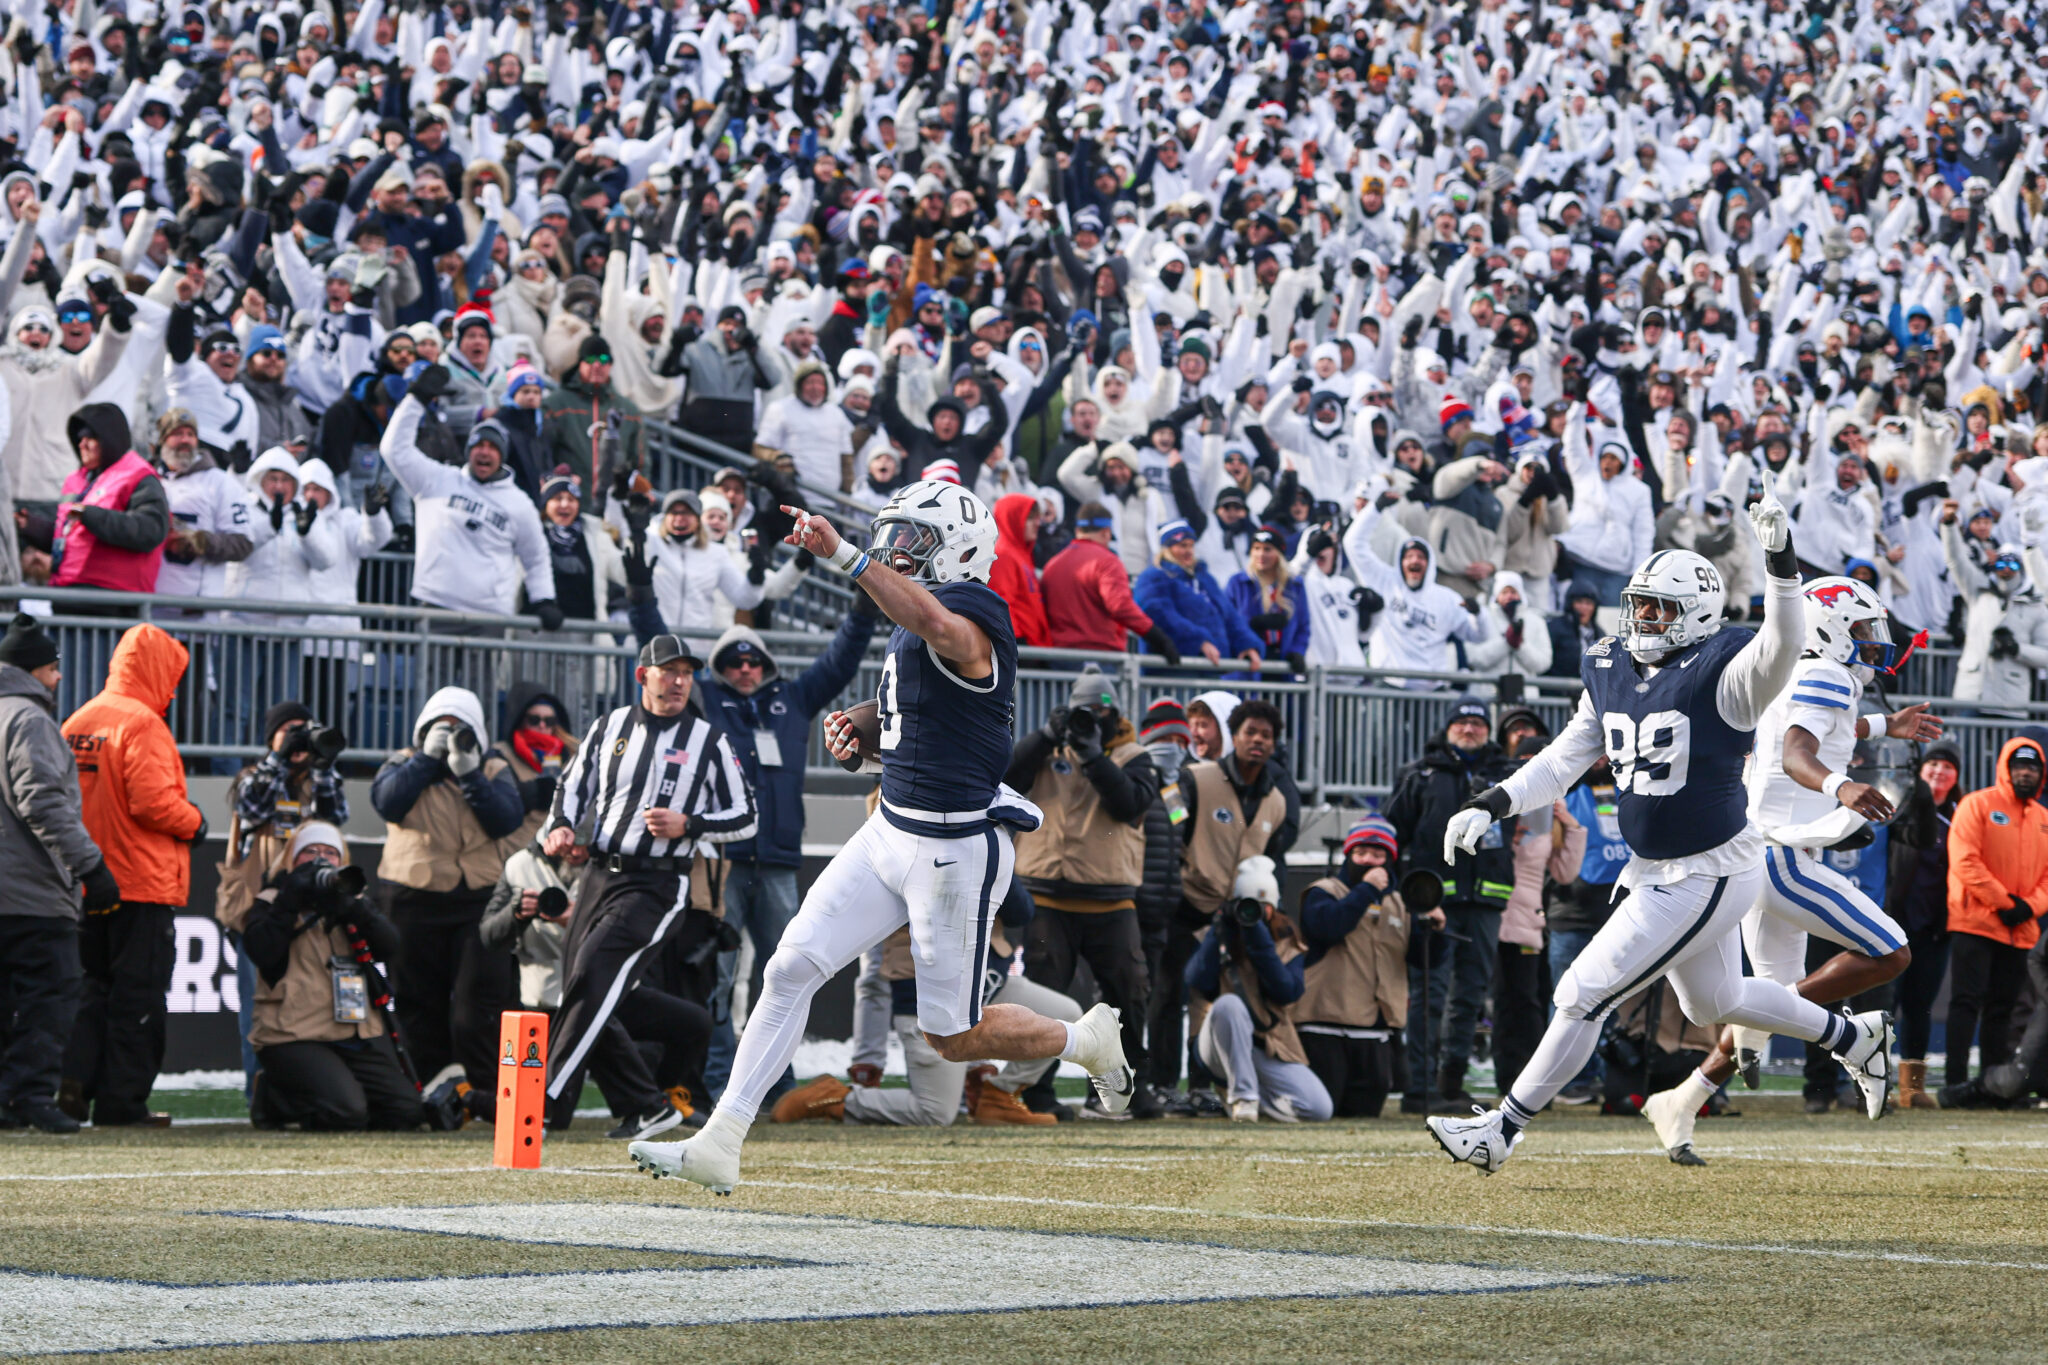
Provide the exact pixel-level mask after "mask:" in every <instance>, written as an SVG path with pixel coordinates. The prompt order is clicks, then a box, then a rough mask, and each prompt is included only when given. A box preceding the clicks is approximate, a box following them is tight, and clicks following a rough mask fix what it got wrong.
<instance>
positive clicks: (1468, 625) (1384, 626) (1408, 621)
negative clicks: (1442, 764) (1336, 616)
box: [1344, 503, 1488, 691]
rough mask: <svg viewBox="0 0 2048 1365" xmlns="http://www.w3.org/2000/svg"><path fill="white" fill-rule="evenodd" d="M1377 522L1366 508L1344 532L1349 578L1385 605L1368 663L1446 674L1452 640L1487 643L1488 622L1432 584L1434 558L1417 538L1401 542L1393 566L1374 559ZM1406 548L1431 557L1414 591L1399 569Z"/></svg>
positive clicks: (1421, 682)
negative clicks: (1376, 594)
mask: <svg viewBox="0 0 2048 1365" xmlns="http://www.w3.org/2000/svg"><path fill="white" fill-rule="evenodd" d="M1379 519H1380V513H1379V508H1378V507H1376V506H1374V505H1373V504H1371V503H1367V504H1366V506H1365V508H1364V510H1363V511H1361V512H1359V514H1358V515H1357V516H1356V517H1354V518H1353V519H1352V522H1351V526H1350V529H1348V530H1346V531H1345V532H1344V554H1345V557H1346V558H1348V559H1349V560H1350V561H1351V572H1352V573H1353V575H1355V576H1356V577H1357V579H1358V581H1359V582H1360V583H1362V584H1364V585H1365V586H1366V587H1368V588H1371V589H1372V590H1373V591H1374V592H1376V593H1378V594H1379V595H1380V596H1381V598H1383V599H1384V600H1385V602H1386V606H1385V608H1384V609H1383V610H1382V611H1381V612H1380V614H1379V616H1378V618H1377V619H1376V620H1375V621H1374V622H1373V627H1372V648H1371V650H1370V652H1369V654H1368V656H1367V657H1368V659H1369V661H1370V663H1371V665H1372V667H1374V668H1387V669H1397V670H1414V671H1418V672H1431V673H1441V672H1444V671H1446V670H1447V669H1448V668H1449V667H1450V663H1451V661H1450V659H1449V658H1448V657H1447V651H1446V648H1445V647H1446V646H1447V645H1448V644H1449V643H1450V642H1451V640H1452V639H1454V638H1455V639H1459V640H1465V641H1468V642H1475V643H1476V642H1478V641H1481V640H1485V639H1486V638H1487V637H1488V630H1487V625H1486V618H1485V617H1484V616H1475V615H1473V614H1472V613H1471V612H1469V611H1467V610H1465V599H1464V598H1463V597H1461V596H1459V595H1458V593H1457V592H1456V590H1454V589H1451V588H1446V587H1444V586H1443V585H1442V584H1440V583H1438V582H1437V581H1436V552H1435V551H1434V550H1432V549H1430V546H1429V542H1428V541H1426V540H1424V539H1422V538H1421V537H1420V536H1409V537H1406V538H1405V539H1403V540H1402V541H1401V543H1400V545H1399V546H1398V547H1397V548H1396V549H1395V551H1394V562H1393V563H1392V564H1389V563H1388V562H1387V561H1386V560H1384V559H1381V558H1379V557H1378V556H1377V555H1375V554H1373V552H1372V548H1371V542H1372V528H1373V527H1374V525H1376V524H1377V523H1378V521H1379ZM1410 546H1415V547H1417V548H1419V549H1421V551H1422V552H1423V553H1424V554H1425V555H1427V556H1428V557H1429V565H1428V567H1427V568H1426V569H1424V570H1423V574H1422V582H1421V584H1420V586H1417V587H1410V586H1409V585H1408V580H1407V578H1406V576H1404V575H1403V574H1402V572H1401V569H1400V561H1401V556H1402V555H1404V554H1406V553H1407V551H1408V548H1409V547H1410ZM1400 685H1401V686H1403V687H1409V688H1414V689H1416V690H1418V691H1428V690H1430V689H1432V688H1437V687H1441V686H1442V685H1443V684H1441V683H1435V682H1430V681H1427V680H1425V679H1419V678H1418V679H1412V680H1408V681H1405V682H1403V683H1401V684H1400Z"/></svg>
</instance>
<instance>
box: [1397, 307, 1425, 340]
mask: <svg viewBox="0 0 2048 1365" xmlns="http://www.w3.org/2000/svg"><path fill="white" fill-rule="evenodd" d="M1421 335H1422V317H1421V315H1420V314H1417V315H1416V316H1415V317H1412V318H1410V319H1408V321H1407V322H1406V323H1405V324H1403V325H1402V328H1401V344H1402V345H1403V346H1413V345H1414V344H1415V338H1417V337H1419V336H1421Z"/></svg>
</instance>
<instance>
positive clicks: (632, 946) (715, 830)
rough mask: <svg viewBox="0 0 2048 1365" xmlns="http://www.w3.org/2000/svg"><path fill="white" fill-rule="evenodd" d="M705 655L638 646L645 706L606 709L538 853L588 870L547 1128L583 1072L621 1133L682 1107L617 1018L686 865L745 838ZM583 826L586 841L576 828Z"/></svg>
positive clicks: (669, 1122)
mask: <svg viewBox="0 0 2048 1365" xmlns="http://www.w3.org/2000/svg"><path fill="white" fill-rule="evenodd" d="M701 667H703V660H701V659H699V658H697V657H696V655H695V654H693V653H692V652H691V649H690V646H689V645H687V644H685V643H684V642H683V641H682V640H680V639H678V638H677V637H676V636H674V635H657V636H655V637H654V638H653V639H652V640H649V641H648V642H647V644H646V646H645V647H644V648H642V649H641V651H640V663H639V667H638V668H637V669H636V670H635V671H634V675H633V676H634V680H635V681H637V682H638V683H639V684H640V703H639V705H637V706H622V707H620V708H619V709H618V710H616V711H613V712H611V713H610V714H609V715H605V716H601V717H599V718H598V720H597V723H596V724H594V725H592V726H591V727H590V731H589V733H588V734H586V735H584V737H583V747H582V748H580V749H579V750H577V752H576V758H575V761H574V762H573V763H571V764H570V765H569V771H568V772H567V773H565V774H564V775H563V777H562V781H561V784H560V785H559V786H558V787H557V789H556V792H555V808H554V811H553V813H552V815H551V816H550V818H549V821H548V828H547V834H546V836H545V838H544V839H543V840H542V843H541V848H542V851H543V852H544V853H546V854H547V855H548V856H549V857H551V858H562V857H567V858H568V859H569V861H570V862H572V863H580V862H582V861H584V860H585V859H586V858H587V859H588V860H589V862H590V870H589V871H588V872H587V873H586V874H585V876H584V879H583V887H582V890H581V891H580V893H579V894H578V896H577V899H576V909H575V913H574V914H573V915H572V916H571V917H570V920H569V939H568V942H567V943H566V944H565V945H564V946H563V950H562V960H563V962H564V963H565V964H567V965H566V972H565V976H564V979H563V982H562V1003H561V1005H560V1007H558V1008H557V1009H556V1011H555V1017H554V1023H553V1026H552V1030H551V1035H552V1036H551V1037H550V1038H549V1040H548V1126H549V1127H551V1128H563V1127H567V1126H568V1124H569V1122H570V1119H571V1118H572V1116H573V1115H574V1113H575V1110H576V1101H577V1098H578V1097H579V1096H580V1095H581V1094H582V1093H583V1073H584V1072H585V1070H589V1071H590V1072H591V1073H592V1075H593V1077H594V1078H595V1080H596V1081H597V1084H598V1087H599V1088H600V1089H602V1090H603V1091H604V1096H605V1101H606V1102H607V1103H608V1104H610V1105H611V1107H612V1112H613V1113H615V1114H619V1115H622V1116H623V1117H624V1119H625V1121H624V1122H623V1123H622V1124H621V1125H620V1126H619V1127H618V1128H617V1129H615V1130H614V1131H613V1132H612V1134H611V1135H612V1136H613V1137H619V1138H643V1137H647V1136H649V1135H650V1134H654V1133H659V1132H662V1131H664V1130H666V1129H669V1128H673V1127H675V1126H676V1124H678V1123H680V1122H681V1121H682V1115H681V1114H680V1113H679V1112H677V1110H676V1109H675V1107H674V1106H673V1105H671V1104H670V1103H669V1101H668V1098H667V1096H665V1095H664V1094H663V1093H662V1091H661V1089H660V1088H659V1087H658V1086H657V1085H656V1084H655V1080H654V1075H653V1073H652V1072H650V1071H649V1070H648V1068H647V1063H646V1061H645V1060H644V1059H643V1058H642V1057H641V1055H640V1052H639V1049H638V1047H637V1046H636V1045H635V1044H634V1042H633V1040H632V1038H631V1037H629V1036H628V1035H627V1033H626V1029H625V1026H624V1025H623V1024H621V1023H620V1022H619V1020H618V1018H617V1017H616V1014H615V1011H616V1009H617V1007H618V1003H619V1001H620V999H621V998H622V997H623V996H624V995H625V994H626V992H627V991H630V990H632V989H633V986H634V984H635V982H636V981H637V980H638V978H639V974H640V968H641V963H642V961H643V959H644V958H645V957H646V954H647V952H648V950H649V949H650V948H653V947H654V946H655V945H657V944H659V943H660V942H661V940H662V938H663V937H664V936H665V935H667V934H668V932H669V930H670V929H671V928H672V927H673V926H675V925H676V924H677V923H678V922H679V921H681V919H682V918H683V916H684V914H685V913H686V911H687V907H688V904H689V889H690V867H691V863H692V861H693V859H694V858H695V857H696V856H697V855H699V854H705V855H707V856H708V855H710V854H711V852H712V850H711V848H710V845H713V844H722V843H726V842H729V841H731V840H734V839H746V838H751V837H752V836H753V833H754V794H753V791H752V790H751V789H750V788H749V787H748V786H747V784H746V781H745V779H744V778H743V777H742V776H741V773H740V765H739V760H738V759H737V758H735V757H734V756H733V751H732V748H731V746H730V745H728V744H727V743H726V740H725V735H724V734H723V733H722V732H720V731H719V730H717V729H715V728H713V726H712V725H711V723H710V722H709V721H707V720H705V719H704V718H703V717H702V716H701V715H699V714H698V713H697V712H695V711H693V710H691V709H690V685H691V683H692V681H693V680H694V677H695V674H696V671H697V669H699V668H701ZM583 830H588V831H589V834H588V836H587V838H588V843H579V842H578V839H579V837H582V836H579V831H583Z"/></svg>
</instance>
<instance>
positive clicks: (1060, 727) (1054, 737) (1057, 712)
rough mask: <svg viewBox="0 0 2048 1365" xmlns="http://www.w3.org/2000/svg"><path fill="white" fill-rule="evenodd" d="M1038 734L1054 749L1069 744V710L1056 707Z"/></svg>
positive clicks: (1040, 727)
mask: <svg viewBox="0 0 2048 1365" xmlns="http://www.w3.org/2000/svg"><path fill="white" fill-rule="evenodd" d="M1038 733H1039V734H1041V735H1043V736H1044V737H1045V739H1046V742H1047V743H1049V744H1051V745H1052V746H1053V747H1054V748H1058V747H1059V746H1060V745H1062V744H1065V743H1066V742H1067V708H1066V707H1064V706H1055V707H1053V708H1052V714H1051V715H1049V716H1047V717H1046V718H1045V724H1043V725H1041V726H1039V727H1038Z"/></svg>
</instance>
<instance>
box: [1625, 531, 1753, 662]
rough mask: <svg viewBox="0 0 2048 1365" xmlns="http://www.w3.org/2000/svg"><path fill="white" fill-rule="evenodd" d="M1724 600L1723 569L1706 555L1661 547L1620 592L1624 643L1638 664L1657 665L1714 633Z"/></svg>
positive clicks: (1725, 595) (1717, 628)
mask: <svg viewBox="0 0 2048 1365" xmlns="http://www.w3.org/2000/svg"><path fill="white" fill-rule="evenodd" d="M1727 601H1728V590H1727V588H1726V587H1724V586H1723V585H1722V582H1721V572H1720V570H1718V569H1716V568H1715V567H1714V566H1713V564H1712V562H1711V561H1709V560H1708V559H1707V558H1706V557H1705V556H1704V555H1699V554H1695V553H1693V552H1692V551H1691V550H1662V551H1659V552H1658V553H1656V554H1654V555H1651V556H1650V557H1649V559H1647V560H1645V561H1644V563H1643V565H1642V567H1641V568H1639V569H1637V570H1636V571H1635V573H1634V574H1633V575H1632V576H1631V577H1630V578H1629V581H1628V586H1627V587H1626V588H1624V589H1623V590H1622V594H1621V642H1622V645H1623V646H1624V647H1625V648H1626V649H1627V650H1628V652H1629V656H1630V657H1631V658H1633V659H1635V660H1636V662H1638V663H1655V662H1656V661H1657V660H1659V659H1661V658H1663V657H1664V656H1665V655H1667V654H1671V653H1675V652H1676V651H1678V650H1681V649H1685V648H1687V647H1689V646H1692V645H1696V644H1698V643H1700V642H1701V641H1702V640H1706V639H1709V638H1711V637H1712V636H1713V635H1714V634H1715V633H1716V632H1718V631H1719V630H1720V629H1721V610H1722V608H1723V607H1724V606H1726V605H1727Z"/></svg>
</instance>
